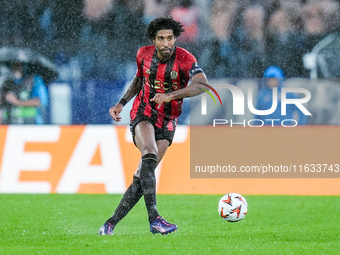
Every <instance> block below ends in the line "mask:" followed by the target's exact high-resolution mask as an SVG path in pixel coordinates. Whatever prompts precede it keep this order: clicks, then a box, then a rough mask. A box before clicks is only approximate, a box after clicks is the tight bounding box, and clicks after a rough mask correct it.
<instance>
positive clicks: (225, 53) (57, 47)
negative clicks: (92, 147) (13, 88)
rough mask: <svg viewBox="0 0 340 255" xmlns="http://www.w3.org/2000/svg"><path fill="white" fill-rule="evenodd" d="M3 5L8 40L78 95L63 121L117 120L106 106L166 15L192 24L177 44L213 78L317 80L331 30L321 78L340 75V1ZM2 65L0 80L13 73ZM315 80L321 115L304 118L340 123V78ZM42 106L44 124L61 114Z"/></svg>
mask: <svg viewBox="0 0 340 255" xmlns="http://www.w3.org/2000/svg"><path fill="white" fill-rule="evenodd" d="M0 11H1V15H0V47H3V46H16V47H24V48H31V49H33V50H36V51H37V52H39V53H41V54H42V55H44V56H46V57H47V58H49V59H50V60H51V61H52V62H53V63H54V64H55V66H56V67H57V69H58V70H59V76H58V78H57V80H56V81H57V82H59V83H58V84H59V86H60V82H61V83H62V82H64V84H65V83H66V84H68V85H67V86H68V87H69V88H70V90H71V95H68V96H67V95H66V94H65V95H64V97H68V100H69V104H70V106H68V107H69V108H67V109H72V110H70V111H72V113H71V115H70V117H69V118H68V120H67V121H65V122H62V123H64V124H106V123H111V121H112V120H111V118H110V117H109V115H108V114H107V109H108V108H109V107H111V106H112V105H113V104H114V103H115V102H117V100H119V98H120V97H121V94H122V93H123V92H124V90H125V87H126V85H127V84H128V83H127V82H128V81H130V80H131V79H132V77H133V76H134V75H135V72H136V63H135V57H136V52H137V50H138V48H140V47H141V46H144V45H149V44H152V42H151V41H150V40H149V39H148V38H147V37H146V35H145V32H146V27H147V26H148V24H149V22H150V21H151V20H153V19H154V18H156V17H160V16H169V15H170V16H172V17H173V18H174V19H175V20H178V21H180V22H181V23H182V24H184V28H185V32H184V33H183V34H182V35H181V36H180V37H179V38H177V42H176V44H177V46H180V47H184V48H185V49H187V50H189V51H190V52H191V53H193V54H194V55H195V57H196V58H197V60H198V63H199V65H200V66H201V67H202V68H203V70H204V71H205V73H206V74H207V76H208V79H209V81H211V82H212V81H213V80H215V81H216V80H218V79H214V78H224V79H228V80H229V81H230V82H231V83H234V84H235V85H237V86H239V83H238V81H240V80H242V79H243V78H246V79H247V78H252V79H253V78H261V77H264V74H265V70H266V69H267V68H270V67H273V66H275V68H276V67H277V68H279V69H280V70H281V71H282V77H284V78H300V77H302V78H305V77H312V75H311V74H312V73H313V72H314V73H317V70H316V69H315V68H314V69H312V68H313V63H314V62H313V61H309V62H308V63H309V64H308V65H310V66H311V67H312V68H310V69H307V68H306V61H304V60H305V57H306V56H307V55H308V54H306V53H308V52H310V51H311V50H312V49H313V48H314V47H315V45H317V44H318V43H319V42H320V41H324V40H325V38H326V39H327V37H329V35H333V34H336V36H337V37H336V38H337V39H336V40H333V39H332V44H329V45H330V46H329V47H328V48H329V49H328V50H327V51H326V52H324V55H323V56H322V58H320V59H321V61H323V62H322V63H321V62H320V63H321V64H322V66H323V68H320V69H322V71H323V73H327V74H331V75H324V76H320V77H324V78H327V77H331V78H334V77H338V76H334V74H336V75H337V74H338V69H339V66H340V63H339V61H338V59H339V58H338V57H337V56H338V55H339V53H338V52H340V49H339V45H340V39H339V38H340V36H339V34H340V0H178V1H175V0H13V1H6V0H0ZM309 55H311V54H309ZM314 58H315V57H314ZM311 59H312V60H313V56H312V58H309V60H311ZM315 59H316V58H315ZM328 59H331V60H330V61H328ZM326 60H327V61H326ZM325 62H327V67H325V66H326V65H325ZM320 63H319V64H320ZM328 69H329V70H328ZM2 70H3V69H1V70H0V72H1V75H0V83H3V80H4V79H5V78H6V75H2V73H3V71H2ZM4 70H5V69H4ZM311 70H313V71H311ZM281 71H280V72H281ZM4 77H5V78H4ZM45 82H46V81H45ZM48 83H49V82H47V84H46V85H49V84H48ZM263 84H264V83H263V82H258V84H257V85H258V90H259V91H258V92H259V93H258V95H260V96H261V95H264V96H263V97H267V98H269V99H271V94H270V93H271V92H270V93H269V92H268V91H267V90H268V89H267V87H266V86H264V85H263ZM308 84H309V85H308V86H309V89H311V90H313V91H317V92H318V93H316V94H317V96H314V94H313V101H314V103H310V104H309V107H311V108H313V107H314V106H315V107H314V108H315V111H314V112H313V117H312V118H311V117H310V118H308V120H305V121H303V122H304V123H307V122H308V124H336V125H339V124H340V118H338V117H337V116H338V115H339V114H337V112H340V99H339V98H340V97H339V96H338V94H340V89H339V86H338V83H336V84H332V85H330V87H327V86H326V85H322V86H316V87H315V89H313V88H314V87H312V86H311V84H310V83H308ZM299 85H301V84H299ZM280 86H281V83H280ZM0 87H1V84H0ZM2 87H3V88H5V87H4V86H2ZM266 89H267V90H266ZM279 89H280V87H279ZM262 90H265V91H264V92H263V91H262ZM270 91H271V90H270ZM262 92H263V93H262ZM267 92H268V93H267ZM17 94H18V95H19V94H20V93H17ZM316 94H315V95H316ZM31 96H32V95H31ZM4 98H5V97H4ZM6 98H7V97H6ZM5 101H6V100H4V99H3V100H2V103H4V102H5ZM7 101H8V100H7ZM257 101H258V103H259V102H260V103H261V102H263V101H264V98H258V99H257ZM5 103H6V102H5ZM270 103H271V101H268V105H270ZM55 104H57V101H55ZM0 105H1V99H0ZM313 105H314V106H313ZM49 106H50V105H49V104H47V107H49ZM40 107H41V106H40ZM62 107H64V108H65V104H64V105H63V106H62ZM51 108H53V107H52V106H51ZM57 108H58V109H59V108H60V105H58V107H57ZM13 109H14V110H16V107H14V108H13ZM13 109H12V110H13ZM53 109H55V107H54V108H53ZM65 109H66V108H65ZM338 109H339V110H338ZM65 111H66V110H65ZM44 112H46V117H45V119H46V121H44V122H43V123H50V122H51V121H50V120H49V118H51V117H50V115H51V116H54V113H50V111H49V110H48V108H47V110H46V111H44ZM51 112H52V110H51ZM186 112H188V111H186ZM326 113H327V114H326ZM182 115H183V116H181V118H182V119H181V118H180V119H179V123H187V122H186V119H187V117H188V115H184V114H182ZM191 115H193V114H191ZM3 116H5V115H4V113H2V118H4V117H3ZM6 116H7V115H6ZM317 116H321V117H322V118H321V119H320V120H317V119H318V118H317ZM324 116H328V117H327V118H326V119H324V118H323V117H324ZM212 117H213V116H212ZM250 117H252V116H250ZM125 119H126V120H128V117H126V118H125ZM330 120H332V121H330ZM0 123H3V120H2V121H1V112H0ZM12 123H13V122H12ZM58 123H59V122H57V124H58Z"/></svg>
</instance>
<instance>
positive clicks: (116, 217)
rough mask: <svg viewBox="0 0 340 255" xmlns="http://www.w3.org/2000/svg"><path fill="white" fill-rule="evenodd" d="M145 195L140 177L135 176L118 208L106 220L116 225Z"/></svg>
mask: <svg viewBox="0 0 340 255" xmlns="http://www.w3.org/2000/svg"><path fill="white" fill-rule="evenodd" d="M142 196H143V191H142V187H141V184H140V179H139V178H138V177H136V176H133V181H132V183H131V185H130V187H129V188H128V189H127V190H126V191H125V193H124V196H123V198H122V200H120V203H119V205H118V206H117V209H116V210H115V212H114V213H113V215H112V217H111V218H110V219H108V220H107V221H106V222H110V223H111V224H112V225H114V226H116V225H117V223H118V222H119V221H120V220H121V219H123V218H124V217H125V216H126V215H127V214H128V212H129V211H130V210H131V209H132V208H133V207H134V206H135V204H137V202H138V201H139V199H140V198H141V197H142Z"/></svg>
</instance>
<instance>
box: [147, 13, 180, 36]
mask: <svg viewBox="0 0 340 255" xmlns="http://www.w3.org/2000/svg"><path fill="white" fill-rule="evenodd" d="M159 30H172V32H173V33H174V36H175V37H179V36H180V35H181V34H182V33H183V32H184V28H183V25H182V24H181V23H180V22H178V21H176V20H174V19H173V18H172V17H170V16H169V17H160V18H156V19H154V20H153V21H151V22H150V24H149V25H148V27H147V29H146V35H147V36H148V37H149V38H150V39H151V40H153V39H155V37H156V34H157V32H158V31H159Z"/></svg>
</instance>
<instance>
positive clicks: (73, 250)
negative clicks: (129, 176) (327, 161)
mask: <svg viewBox="0 0 340 255" xmlns="http://www.w3.org/2000/svg"><path fill="white" fill-rule="evenodd" d="M222 195H223V194H221V195H158V209H159V212H160V214H161V215H162V216H164V218H165V219H166V220H168V221H169V222H171V223H175V224H177V225H178V230H177V231H176V232H174V233H172V234H169V235H164V236H162V235H159V234H158V235H153V234H151V233H150V232H149V225H148V222H147V214H146V210H145V206H144V200H143V199H142V200H141V201H140V202H139V203H138V204H137V205H136V206H135V207H134V208H133V210H132V211H131V212H130V214H128V216H127V217H126V218H124V219H123V220H122V221H121V222H120V223H119V224H118V225H117V227H116V228H115V231H114V233H115V235H114V236H99V235H97V232H98V230H99V228H100V226H101V225H102V224H103V222H104V221H105V220H106V219H107V218H108V217H109V216H110V215H111V213H112V211H113V210H114V209H115V207H116V205H117V204H118V202H119V200H120V198H121V195H79V194H77V195H60V194H50V195H34V194H32V195H14V194H0V208H1V211H0V254H6V255H7V254H129V255H131V254H204V255H209V254H340V220H339V215H340V197H339V196H253V195H248V196H247V195H244V196H245V198H246V199H247V202H248V214H247V216H246V217H245V219H243V220H242V221H240V222H237V223H229V222H225V221H224V220H223V219H222V218H220V216H219V215H218V212H217V203H218V201H219V199H220V198H221V196H222Z"/></svg>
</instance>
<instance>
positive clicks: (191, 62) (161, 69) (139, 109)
mask: <svg viewBox="0 0 340 255" xmlns="http://www.w3.org/2000/svg"><path fill="white" fill-rule="evenodd" d="M136 59H137V73H136V76H137V77H139V78H142V79H143V86H142V89H141V91H140V93H139V94H138V95H137V96H136V98H135V100H134V102H133V107H132V110H131V112H130V117H131V121H133V120H134V119H135V118H136V117H137V116H140V115H144V116H147V117H149V118H151V120H152V121H153V122H154V124H155V125H156V126H157V127H159V128H166V129H168V130H174V129H175V127H176V124H177V117H178V116H179V115H180V114H181V112H182V103H183V99H178V100H172V101H170V102H168V103H164V104H163V105H162V106H161V107H160V108H157V107H156V103H154V102H150V99H152V98H153V97H154V96H155V94H156V93H171V92H172V91H175V90H178V89H181V88H184V87H186V86H187V85H188V82H189V79H190V78H191V77H192V76H193V75H195V74H196V73H200V72H203V71H202V69H200V68H199V67H198V65H197V61H196V58H195V57H194V56H193V55H192V54H191V53H189V52H188V51H186V50H185V49H183V48H179V47H175V48H174V52H173V54H172V56H171V57H170V59H168V60H167V61H166V62H161V60H160V59H159V58H158V57H157V51H156V47H155V46H154V45H152V46H145V47H142V48H140V49H139V50H138V53H137V57H136Z"/></svg>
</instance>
